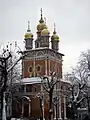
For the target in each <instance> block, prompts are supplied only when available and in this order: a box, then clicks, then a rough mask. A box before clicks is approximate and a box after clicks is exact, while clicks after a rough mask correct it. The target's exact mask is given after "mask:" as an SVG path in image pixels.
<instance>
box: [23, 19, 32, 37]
mask: <svg viewBox="0 0 90 120" xmlns="http://www.w3.org/2000/svg"><path fill="white" fill-rule="evenodd" d="M24 37H25V39H29V38H30V39H31V38H32V39H33V34H32V33H31V30H30V22H29V21H28V29H27V33H26V34H25V35H24Z"/></svg>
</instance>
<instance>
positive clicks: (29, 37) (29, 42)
mask: <svg viewBox="0 0 90 120" xmlns="http://www.w3.org/2000/svg"><path fill="white" fill-rule="evenodd" d="M24 37H25V38H24V40H25V48H26V50H29V49H32V48H33V34H32V33H31V30H30V22H29V21H28V29H27V33H26V34H25V36H24Z"/></svg>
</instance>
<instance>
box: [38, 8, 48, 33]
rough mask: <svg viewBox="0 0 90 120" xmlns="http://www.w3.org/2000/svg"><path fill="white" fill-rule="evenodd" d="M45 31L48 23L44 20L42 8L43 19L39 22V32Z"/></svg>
mask: <svg viewBox="0 0 90 120" xmlns="http://www.w3.org/2000/svg"><path fill="white" fill-rule="evenodd" d="M43 29H47V26H46V23H45V22H44V20H43V16H42V8H41V18H40V20H39V24H38V25H37V31H38V32H41V31H42V30H43Z"/></svg>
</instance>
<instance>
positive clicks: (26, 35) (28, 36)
mask: <svg viewBox="0 0 90 120" xmlns="http://www.w3.org/2000/svg"><path fill="white" fill-rule="evenodd" d="M24 37H25V39H29V38H33V34H32V33H29V32H27V33H26V34H25V35H24Z"/></svg>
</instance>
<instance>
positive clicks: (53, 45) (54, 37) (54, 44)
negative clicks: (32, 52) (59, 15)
mask: <svg viewBox="0 0 90 120" xmlns="http://www.w3.org/2000/svg"><path fill="white" fill-rule="evenodd" d="M51 48H52V49H53V50H55V51H58V50H59V36H58V35H57V33H56V27H55V23H54V32H53V35H52V37H51Z"/></svg>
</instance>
